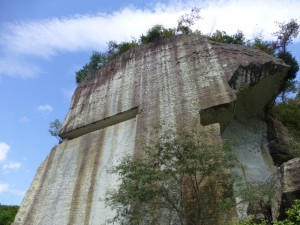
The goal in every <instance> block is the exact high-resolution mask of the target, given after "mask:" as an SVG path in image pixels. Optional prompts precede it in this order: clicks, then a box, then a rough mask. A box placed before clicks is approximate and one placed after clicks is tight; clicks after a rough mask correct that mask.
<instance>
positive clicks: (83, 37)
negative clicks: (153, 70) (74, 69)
mask: <svg viewBox="0 0 300 225" xmlns="http://www.w3.org/2000/svg"><path fill="white" fill-rule="evenodd" d="M192 6H198V7H201V8H202V10H201V12H200V14H201V16H202V20H200V21H199V22H198V23H197V24H196V25H195V26H194V28H198V29H199V30H201V31H202V32H203V33H210V32H213V31H215V30H216V29H219V30H225V31H227V33H231V34H232V33H235V32H236V31H237V30H238V29H240V30H242V31H243V32H244V33H245V34H246V36H247V37H248V38H250V37H251V36H253V35H257V34H259V33H260V32H261V31H263V35H264V36H265V38H268V39H271V38H273V37H272V36H271V33H273V32H275V31H276V30H277V27H276V25H275V23H274V21H275V20H277V21H285V22H288V21H289V20H290V19H291V18H295V19H298V21H299V20H300V19H299V18H300V15H299V12H298V11H299V10H298V9H299V8H300V1H298V0H286V1H282V0H260V1H259V0H215V1H197V0H189V1H183V0H170V1H169V2H168V3H165V4H164V3H158V4H156V5H155V6H152V9H149V8H144V9H137V8H134V7H127V8H123V9H122V10H119V11H115V12H112V13H110V14H104V13H99V14H96V15H95V14H93V15H91V14H85V15H74V16H71V17H64V18H49V19H45V20H35V21H34V20H33V21H20V22H10V23H6V24H4V25H3V26H2V27H3V29H2V30H1V32H0V46H1V47H2V59H0V74H5V75H10V76H21V77H23V78H28V77H34V76H36V75H37V74H39V73H40V72H41V71H40V69H39V68H38V67H37V66H36V65H33V64H30V63H29V62H28V61H26V60H22V57H25V56H34V57H39V58H49V57H53V56H55V55H57V54H60V53H63V52H78V51H87V50H88V51H90V50H103V49H104V48H106V43H107V42H108V41H110V40H115V41H119V42H120V41H126V40H127V41H128V40H131V37H132V36H133V37H139V36H140V35H141V34H142V33H145V32H146V31H147V29H149V28H150V27H151V26H152V25H154V24H158V23H160V24H163V25H165V26H168V27H175V26H176V24H177V19H178V18H179V16H180V15H182V14H184V13H187V12H189V10H190V9H191V7H192ZM299 40H300V39H299V38H298V39H297V41H299ZM0 49H1V48H0ZM16 56H17V62H16V61H15V59H16V58H15V57H16Z"/></svg>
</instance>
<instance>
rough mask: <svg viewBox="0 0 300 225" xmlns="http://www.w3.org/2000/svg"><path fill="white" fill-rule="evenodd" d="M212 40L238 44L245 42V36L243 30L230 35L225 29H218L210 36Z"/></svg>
mask: <svg viewBox="0 0 300 225" xmlns="http://www.w3.org/2000/svg"><path fill="white" fill-rule="evenodd" d="M210 39H211V40H213V41H217V42H221V43H226V44H237V45H244V44H245V37H244V34H243V32H241V31H238V32H237V33H236V34H234V35H228V34H227V33H226V32H225V31H219V30H216V32H215V33H213V34H212V35H211V37H210Z"/></svg>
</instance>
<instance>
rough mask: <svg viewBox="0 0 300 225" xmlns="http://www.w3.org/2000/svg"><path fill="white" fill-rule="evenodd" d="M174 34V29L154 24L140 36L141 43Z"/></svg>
mask: <svg viewBox="0 0 300 225" xmlns="http://www.w3.org/2000/svg"><path fill="white" fill-rule="evenodd" d="M174 35H175V29H172V28H168V29H167V28H165V27H164V26H162V25H155V26H153V27H152V28H150V29H149V30H148V31H147V34H146V35H142V36H141V37H140V42H141V44H148V43H150V42H155V41H158V40H161V39H163V38H168V37H171V36H174Z"/></svg>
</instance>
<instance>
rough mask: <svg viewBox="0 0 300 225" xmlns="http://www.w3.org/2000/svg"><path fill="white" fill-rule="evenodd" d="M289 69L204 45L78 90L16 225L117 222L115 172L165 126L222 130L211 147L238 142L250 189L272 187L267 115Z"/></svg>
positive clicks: (147, 57)
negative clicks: (256, 184)
mask: <svg viewBox="0 0 300 225" xmlns="http://www.w3.org/2000/svg"><path fill="white" fill-rule="evenodd" d="M287 68H288V67H287V66H286V65H285V64H284V63H283V62H282V61H281V60H279V59H275V58H273V57H271V56H269V55H267V54H265V53H262V52H260V51H257V50H254V49H250V48H246V47H243V46H235V45H225V44H220V43H216V42H212V41H209V40H207V39H205V38H203V37H201V36H197V35H191V36H176V37H172V38H170V39H166V40H162V41H159V42H156V43H151V44H148V45H145V46H142V47H139V48H137V49H134V50H130V51H128V52H126V53H125V54H123V55H121V56H120V57H117V58H115V59H114V60H112V61H111V62H110V63H109V64H107V65H106V66H105V67H104V68H102V69H101V70H100V71H99V72H98V73H97V75H96V76H95V77H92V78H90V79H88V80H86V81H84V82H82V83H81V84H80V85H79V86H78V87H77V89H76V91H75V93H74V95H73V98H72V102H71V107H70V111H69V113H68V115H67V117H66V120H65V122H64V124H63V127H62V129H61V137H62V138H63V139H64V140H63V142H62V143H61V144H59V145H58V146H56V147H55V148H53V150H52V151H51V153H50V154H49V156H48V157H47V158H46V159H45V161H44V162H43V164H42V165H41V167H40V168H39V170H38V172H37V174H36V176H35V178H34V181H33V183H32V185H31V187H30V189H29V190H28V192H27V194H26V196H25V198H24V200H23V203H22V205H21V208H20V210H19V212H18V214H17V216H16V219H15V223H14V224H15V225H17V224H18V225H21V224H22V225H23V224H24V225H25V224H26V225H57V224H69V225H81V224H85V225H87V224H91V225H93V224H101V223H104V222H105V220H106V219H108V218H109V217H111V216H112V215H113V213H114V212H112V211H110V210H109V209H108V208H105V205H104V202H103V197H104V193H105V190H106V189H107V188H112V187H115V186H116V185H117V181H116V179H117V178H116V177H114V176H112V175H111V174H108V173H107V171H106V170H107V169H108V168H110V167H111V166H112V165H115V164H116V162H117V160H118V159H120V157H122V156H124V155H125V154H140V153H141V151H143V150H142V149H141V148H140V147H139V146H140V145H139V144H140V143H141V142H142V141H143V140H145V141H147V140H150V139H151V134H150V133H149V132H147V130H149V129H151V128H153V127H154V126H156V125H158V124H160V125H162V126H161V131H162V132H163V131H164V130H168V129H174V130H181V129H183V128H187V127H191V126H192V125H193V124H194V123H195V121H199V120H201V123H202V125H203V126H210V127H214V128H215V129H216V130H217V132H216V136H215V137H212V138H214V139H218V138H219V139H220V138H221V137H222V139H223V140H225V139H230V140H236V145H235V147H234V151H235V152H237V153H238V155H239V160H240V163H241V168H243V170H242V171H244V172H243V174H242V175H243V177H244V180H245V182H246V181H247V180H248V179H250V180H254V181H255V180H264V179H267V178H268V177H269V174H270V173H271V171H272V170H273V163H272V160H271V159H270V155H269V153H268V146H267V141H266V125H265V122H264V113H265V107H266V105H267V104H268V103H269V101H270V100H271V99H272V98H273V97H274V96H275V95H276V93H277V91H278V87H279V85H280V82H281V80H282V78H283V77H284V76H285V74H286V71H287ZM212 207H213V206H212ZM215 224H217V222H216V223H215ZM220 224H221V223H220Z"/></svg>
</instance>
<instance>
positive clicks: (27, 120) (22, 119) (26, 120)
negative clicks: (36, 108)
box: [19, 116, 30, 123]
mask: <svg viewBox="0 0 300 225" xmlns="http://www.w3.org/2000/svg"><path fill="white" fill-rule="evenodd" d="M29 121H30V119H29V118H27V117H26V116H22V117H21V118H20V119H19V122H20V123H27V122H29Z"/></svg>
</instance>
